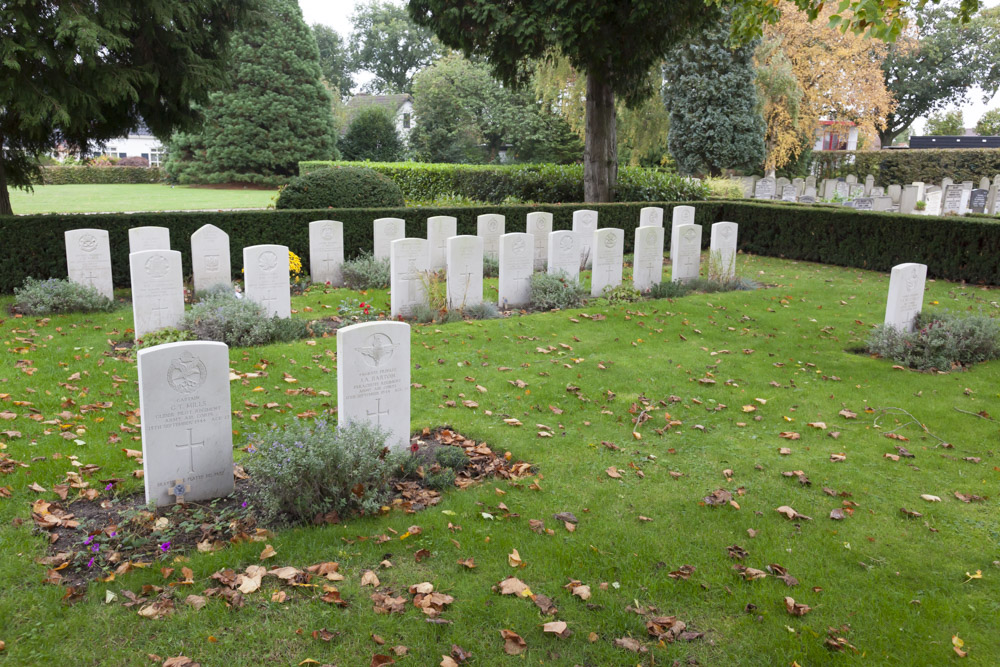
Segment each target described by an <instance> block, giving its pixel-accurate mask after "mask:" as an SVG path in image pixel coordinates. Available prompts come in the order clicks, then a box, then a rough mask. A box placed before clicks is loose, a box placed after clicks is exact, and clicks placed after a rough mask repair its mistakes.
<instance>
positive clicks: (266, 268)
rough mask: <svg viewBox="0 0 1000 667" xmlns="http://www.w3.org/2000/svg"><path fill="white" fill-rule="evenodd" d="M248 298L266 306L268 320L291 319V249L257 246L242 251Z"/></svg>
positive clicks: (278, 246) (280, 246)
mask: <svg viewBox="0 0 1000 667" xmlns="http://www.w3.org/2000/svg"><path fill="white" fill-rule="evenodd" d="M243 279H244V280H245V282H246V298H248V299H250V300H251V301H253V302H254V303H259V304H260V305H262V306H264V309H265V312H266V314H267V316H268V317H273V316H274V315H277V316H278V317H291V316H292V294H291V281H290V276H289V269H288V246H283V245H255V246H249V247H246V248H243Z"/></svg>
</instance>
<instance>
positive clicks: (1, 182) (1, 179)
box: [0, 161, 14, 215]
mask: <svg viewBox="0 0 1000 667" xmlns="http://www.w3.org/2000/svg"><path fill="white" fill-rule="evenodd" d="M0 215H14V211H13V209H11V207H10V194H9V193H8V192H7V173H6V172H5V171H4V169H3V162H2V161H0Z"/></svg>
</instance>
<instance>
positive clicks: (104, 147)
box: [51, 123, 167, 167]
mask: <svg viewBox="0 0 1000 667" xmlns="http://www.w3.org/2000/svg"><path fill="white" fill-rule="evenodd" d="M79 152H80V151H78V150H75V149H74V148H73V147H71V146H68V145H66V144H65V143H60V144H59V145H58V146H57V147H56V149H55V150H54V151H52V154H51V155H52V157H54V158H55V159H57V160H59V161H60V162H62V161H63V160H65V159H66V158H67V157H69V156H70V155H77V154H79ZM101 155H106V156H108V157H113V158H123V157H142V158H146V159H147V160H149V166H150V167H162V166H163V163H164V162H166V160H167V149H166V148H164V147H163V144H162V142H161V141H160V140H159V139H157V138H156V137H154V136H153V133H152V132H150V131H149V128H148V127H146V125H145V123H143V124H142V125H140V126H139V127H138V128H136V129H135V130H134V131H132V132H130V133H129V134H128V135H126V136H124V137H118V138H116V139H109V140H108V141H105V142H104V143H102V144H96V145H94V146H93V147H92V148H90V150H88V151H87V153H86V155H85V157H98V156H101Z"/></svg>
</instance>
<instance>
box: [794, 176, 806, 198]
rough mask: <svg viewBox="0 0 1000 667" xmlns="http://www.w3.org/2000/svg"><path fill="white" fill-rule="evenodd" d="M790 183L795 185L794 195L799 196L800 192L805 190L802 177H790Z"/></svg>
mask: <svg viewBox="0 0 1000 667" xmlns="http://www.w3.org/2000/svg"><path fill="white" fill-rule="evenodd" d="M792 185H793V186H794V187H795V196H796V197H801V196H802V194H803V193H804V192H805V190H806V182H805V179H802V178H793V179H792Z"/></svg>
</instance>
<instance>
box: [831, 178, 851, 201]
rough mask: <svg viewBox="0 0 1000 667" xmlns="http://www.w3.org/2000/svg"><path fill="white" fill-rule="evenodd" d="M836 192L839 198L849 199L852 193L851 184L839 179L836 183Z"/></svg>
mask: <svg viewBox="0 0 1000 667" xmlns="http://www.w3.org/2000/svg"><path fill="white" fill-rule="evenodd" d="M833 187H834V194H835V195H836V196H837V198H838V199H845V200H846V199H847V198H848V197H849V196H850V194H851V186H850V185H848V184H847V182H845V181H837V182H836V183H835V184H834V186H833Z"/></svg>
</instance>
